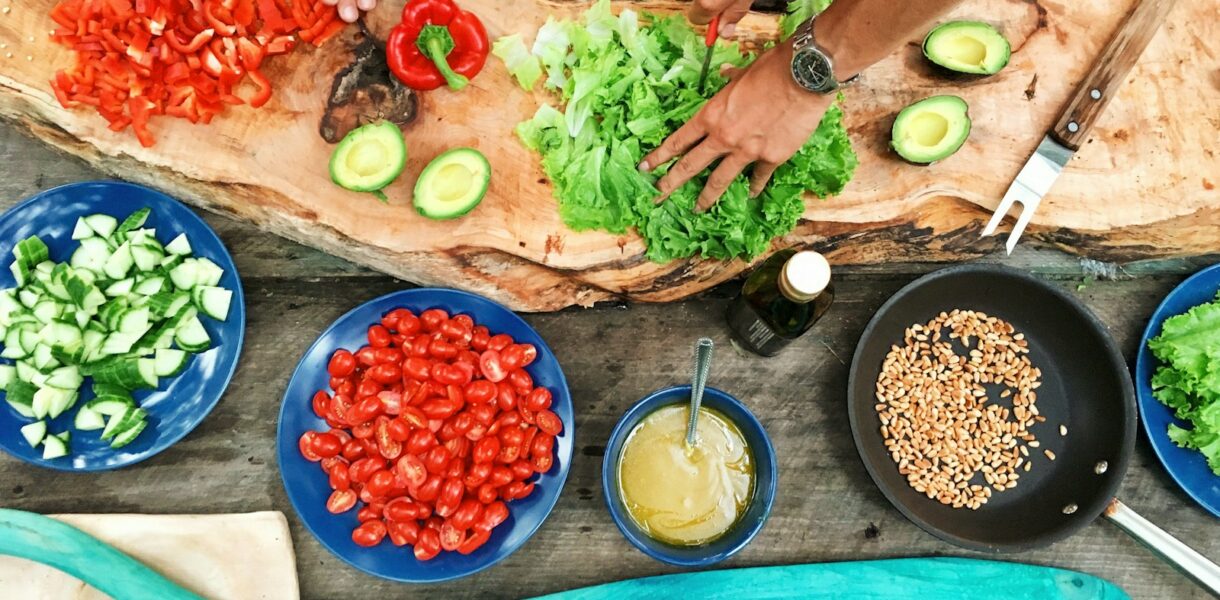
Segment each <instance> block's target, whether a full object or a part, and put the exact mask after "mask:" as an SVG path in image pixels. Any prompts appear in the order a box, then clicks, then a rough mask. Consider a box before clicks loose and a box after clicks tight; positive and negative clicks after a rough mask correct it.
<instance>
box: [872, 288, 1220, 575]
mask: <svg viewBox="0 0 1220 600" xmlns="http://www.w3.org/2000/svg"><path fill="white" fill-rule="evenodd" d="M955 308H960V309H971V310H978V311H982V312H985V313H987V314H989V315H991V316H994V317H998V318H1001V319H1004V320H1007V321H1008V322H1010V323H1012V324H1013V325H1014V326H1015V327H1016V328H1017V330H1018V331H1020V332H1023V333H1025V336H1026V339H1027V340H1028V341H1029V345H1030V354H1029V357H1030V360H1031V361H1033V363H1034V366H1036V367H1038V368H1039V369H1041V370H1042V382H1043V383H1042V387H1041V388H1040V389H1039V390H1038V409H1039V411H1040V412H1041V414H1042V415H1044V416H1045V417H1046V422H1045V423H1041V424H1037V425H1035V426H1034V427H1033V428H1032V431H1033V432H1034V434H1035V435H1036V436H1037V438H1038V440H1039V442H1040V443H1041V448H1038V449H1037V450H1035V449H1032V448H1031V449H1030V450H1031V456H1032V457H1033V462H1034V466H1033V469H1032V471H1031V472H1029V473H1026V472H1024V471H1021V479H1020V483H1019V484H1018V485H1017V486H1016V487H1015V488H1012V489H1009V490H1006V491H1004V492H998V493H996V494H994V495H993V496H992V498H991V500H990V501H989V502H988V503H987V504H985V505H983V507H982V508H980V509H979V510H969V509H954V508H951V507H948V506H945V505H943V504H941V503H939V502H937V501H935V500H932V499H929V498H927V497H926V496H924V495H923V494H921V493H919V492H916V491H915V490H914V489H912V488H911V487H910V486H909V485H908V484H907V481H906V478H905V477H904V476H902V475H900V474H899V473H898V467H897V465H895V464H894V461H893V460H892V459H891V458H890V455H889V453H888V452H887V451H886V449H885V445H884V442H883V440H882V437H881V432H880V428H881V421H880V419H879V418H878V416H877V412H876V410H875V409H874V405H875V404H876V403H877V401H876V397H875V385H876V382H877V377H878V375H880V372H881V365H882V362H883V361H884V359H885V355H886V353H887V352H889V349H890V346H891V345H893V344H901V343H902V338H903V332H904V331H905V330H906V328H907V327H910V326H911V325H912V324H915V323H925V322H927V321H928V320H930V319H932V318H933V317H935V316H936V315H937V314H939V313H940V312H941V311H945V312H948V311H951V310H953V309H955ZM959 350H960V348H959ZM997 396H998V394H995V393H992V394H989V397H990V398H991V399H992V400H991V401H993V402H996V401H998V402H1004V400H1000V399H999V398H998V397H997ZM1009 406H1011V405H1009ZM1136 414H1137V412H1136V407H1135V393H1134V390H1133V388H1132V384H1131V376H1130V374H1129V372H1128V370H1127V366H1126V363H1125V362H1124V361H1123V357H1122V354H1121V353H1119V351H1118V348H1117V347H1116V346H1115V344H1114V341H1113V340H1112V339H1110V336H1109V334H1107V333H1106V328H1105V325H1103V324H1102V323H1101V322H1100V321H1099V320H1098V319H1097V317H1095V316H1094V315H1093V314H1092V313H1091V312H1089V310H1088V309H1086V308H1085V307H1084V306H1083V305H1082V304H1081V303H1080V302H1079V301H1077V300H1076V299H1075V298H1073V297H1072V296H1070V295H1068V294H1066V293H1064V292H1063V291H1061V290H1059V289H1057V288H1054V287H1052V286H1050V285H1048V284H1046V283H1043V282H1042V281H1039V280H1038V279H1035V278H1034V277H1032V276H1030V275H1028V274H1026V273H1024V272H1021V271H1017V270H1015V269H1011V268H1007V267H1001V266H995V265H981V264H976V265H962V266H956V267H950V268H947V269H943V270H940V271H937V272H935V273H932V274H930V275H926V276H924V277H922V278H920V279H918V280H916V281H915V282H913V283H911V284H910V285H907V286H906V287H904V288H902V289H901V290H900V291H899V292H898V293H896V294H894V296H893V297H892V298H890V300H889V301H887V302H886V303H885V305H883V306H882V307H881V309H880V310H878V311H877V314H876V315H874V316H873V319H872V321H870V322H869V324H868V327H867V328H865V330H864V335H863V336H862V337H861V339H860V343H859V345H858V346H857V347H856V355H855V358H854V359H853V360H852V366H851V375H850V378H849V380H848V415H849V418H850V421H851V428H852V437H853V438H854V439H855V442H856V448H857V450H859V452H860V458H861V460H863V461H864V466H865V468H866V469H868V472H869V475H871V476H872V478H873V481H874V482H876V484H877V487H879V488H881V492H882V493H883V494H885V497H886V498H888V499H889V501H890V502H891V503H893V505H894V506H895V507H896V508H897V509H898V510H899V511H901V512H902V514H904V515H906V517H907V518H908V519H910V520H911V521H914V522H915V524H916V525H919V526H920V527H921V528H923V529H924V530H926V531H928V532H929V533H931V534H933V535H935V536H937V537H940V538H942V539H944V540H946V541H948V542H951V543H954V544H957V545H959V546H963V547H965V548H971V549H974V550H982V551H988V552H1013V551H1021V550H1028V549H1032V548H1037V547H1041V546H1045V545H1048V544H1051V543H1053V542H1055V541H1057V540H1061V539H1063V538H1065V537H1067V536H1069V535H1071V534H1073V533H1075V532H1076V531H1079V530H1080V529H1081V528H1083V527H1084V526H1085V525H1088V524H1089V523H1090V522H1092V521H1093V519H1095V518H1097V516H1098V515H1100V514H1103V512H1104V513H1106V514H1107V515H1108V516H1110V517H1111V518H1112V519H1114V520H1115V521H1116V523H1118V525H1119V526H1120V527H1122V528H1123V529H1125V530H1127V531H1128V532H1129V533H1132V535H1134V536H1135V537H1137V538H1139V539H1140V540H1141V541H1143V542H1145V543H1146V544H1150V545H1153V546H1156V547H1154V550H1157V551H1158V553H1159V554H1161V555H1162V556H1165V557H1166V558H1167V559H1168V560H1170V562H1173V563H1176V564H1177V566H1180V567H1182V568H1185V569H1188V570H1190V571H1192V572H1195V575H1193V576H1194V577H1195V578H1196V579H1198V578H1204V577H1206V576H1207V575H1208V574H1207V573H1202V574H1201V575H1200V574H1199V573H1198V572H1199V571H1206V570H1207V569H1208V565H1210V568H1211V569H1215V571H1213V572H1212V573H1211V577H1213V578H1214V579H1212V580H1211V582H1210V585H1212V586H1216V587H1212V590H1213V593H1216V592H1217V591H1220V568H1217V567H1216V565H1214V564H1211V563H1210V562H1209V561H1207V559H1205V558H1203V557H1202V556H1201V555H1199V554H1198V553H1197V552H1194V551H1193V550H1190V549H1189V548H1188V547H1186V546H1185V545H1183V544H1181V543H1180V542H1177V541H1176V540H1173V538H1170V537H1169V536H1168V535H1167V534H1165V533H1164V532H1163V531H1161V530H1159V529H1156V528H1155V526H1152V525H1151V524H1150V523H1148V522H1147V521H1145V520H1143V519H1142V518H1140V517H1139V516H1138V515H1136V514H1134V513H1133V512H1132V511H1131V510H1130V509H1129V508H1126V507H1125V506H1124V505H1122V504H1120V503H1118V502H1117V500H1114V493H1115V492H1116V491H1117V490H1118V486H1119V483H1120V482H1121V481H1122V477H1123V474H1124V473H1125V472H1126V470H1127V464H1128V463H1129V462H1130V459H1131V453H1132V451H1133V450H1134V447H1135V429H1136V427H1135V426H1136ZM1060 424H1063V425H1066V426H1067V431H1068V435H1067V436H1066V437H1063V436H1060V434H1059V425H1060ZM1045 449H1049V450H1051V451H1052V452H1054V453H1055V455H1056V459H1055V460H1054V461H1050V460H1049V459H1047V458H1046V457H1045V456H1044V455H1042V453H1041V451H1042V450H1045ZM1147 527H1150V528H1151V529H1155V532H1154V531H1151V530H1146V528H1147ZM1152 536H1164V537H1165V538H1168V539H1169V540H1172V542H1176V543H1177V545H1178V546H1180V548H1178V547H1173V548H1170V547H1161V546H1165V545H1166V544H1168V545H1169V546H1172V544H1171V543H1169V542H1165V541H1164V540H1150V539H1149V537H1152ZM1191 554H1193V556H1191ZM1166 555H1168V556H1166ZM1179 555H1180V556H1179ZM1198 561H1202V563H1201V564H1189V565H1184V564H1183V563H1184V562H1191V563H1197V562H1198Z"/></svg>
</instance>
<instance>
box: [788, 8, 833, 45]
mask: <svg viewBox="0 0 1220 600" xmlns="http://www.w3.org/2000/svg"><path fill="white" fill-rule="evenodd" d="M830 2H831V0H788V12H787V13H786V14H784V16H782V17H780V19H779V27H780V29H781V30H782V31H783V34H784V39H787V38H789V37H791V36H792V33H793V32H795V31H796V28H797V27H800V26H801V23H804V22H805V21H808V20H809V19H812V18H813V16H814V15H816V14H818V13H820V12H822V11H824V10H826V7H827V6H830Z"/></svg>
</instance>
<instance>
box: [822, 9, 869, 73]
mask: <svg viewBox="0 0 1220 600" xmlns="http://www.w3.org/2000/svg"><path fill="white" fill-rule="evenodd" d="M836 16H837V15H836V14H834V13H829V12H827V13H823V14H822V15H820V16H818V17H817V18H815V19H814V20H813V38H814V39H815V40H817V44H818V46H819V47H820V48H822V50H823V51H824V52H825V53H826V55H827V56H829V57H830V61H831V64H833V65H834V69H835V77H837V78H838V79H839V81H840V82H842V81H847V80H848V79H851V78H852V77H855V76H856V75H859V74H860V71H863V70H864V69H865V67H867V66H868V65H869V64H871V63H869V62H866V61H865V59H864V58H863V54H864V53H863V52H861V51H860V48H857V47H855V44H854V43H853V39H852V37H851V36H849V35H847V31H848V28H847V27H839V26H837V23H836V22H835V18H836Z"/></svg>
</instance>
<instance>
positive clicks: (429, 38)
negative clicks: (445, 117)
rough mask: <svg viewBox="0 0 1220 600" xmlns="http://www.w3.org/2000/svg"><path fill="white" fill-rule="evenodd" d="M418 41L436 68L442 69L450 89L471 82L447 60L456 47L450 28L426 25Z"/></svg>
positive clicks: (455, 88)
mask: <svg viewBox="0 0 1220 600" xmlns="http://www.w3.org/2000/svg"><path fill="white" fill-rule="evenodd" d="M416 43H417V44H418V45H419V50H420V52H422V53H423V55H424V56H427V57H428V58H429V59H430V60H431V61H432V63H433V64H435V65H436V70H437V71H440V74H441V77H444V78H445V82H446V83H448V84H449V88H450V89H452V90H460V89H462V88H464V87H466V84H468V83H470V80H469V79H467V78H466V76H465V75H462V74H461V73H457V72H454V70H453V68H452V67H450V66H449V61H448V60H446V57H448V56H449V53H450V52H452V51H453V47H454V42H453V36H452V35H451V34H450V33H449V30H448V29H446V28H444V27H443V26H440V25H426V26H424V28H423V30H421V31H420V33H419V39H418V40H417V42H416Z"/></svg>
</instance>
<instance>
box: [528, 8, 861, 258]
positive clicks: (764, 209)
mask: <svg viewBox="0 0 1220 600" xmlns="http://www.w3.org/2000/svg"><path fill="white" fill-rule="evenodd" d="M705 50H706V49H705V47H704V45H703V42H702V39H701V38H700V36H699V35H697V34H696V33H695V31H694V30H693V29H692V28H691V27H690V26H689V25H688V24H687V23H686V21H685V19H683V18H682V17H681V16H677V15H675V16H670V17H658V16H654V15H650V14H643V15H640V14H638V13H636V12H635V11H632V10H630V9H626V10H623V11H622V12H621V13H620V14H619V15H617V16H616V15H614V14H613V13H612V11H611V10H610V3H609V1H608V0H599V1H598V2H597V3H595V4H594V5H593V6H592V8H590V9H589V11H588V12H587V13H586V14H585V15H584V18H583V19H582V21H580V22H576V21H562V20H550V21H547V23H546V24H545V25H543V27H542V28H541V29H540V30H539V32H538V35H537V37H536V39H535V43H534V46H533V48H532V54H533V55H534V56H535V57H537V59H538V60H539V62H540V63H541V65H542V68H543V70H544V71H545V72H546V76H547V77H546V81H545V83H544V87H545V89H548V90H550V91H552V92H554V93H556V94H557V95H558V96H559V98H560V100H561V101H562V105H561V106H551V105H544V106H542V107H541V108H539V109H538V112H537V114H536V115H535V116H534V117H533V118H532V119H530V120H528V121H525V122H524V123H521V124H520V125H519V126H518V127H517V134H518V136H519V137H520V138H521V140H522V142H523V143H524V144H525V145H526V146H527V147H529V148H530V149H532V150H535V151H537V152H539V153H540V154H541V155H542V166H543V168H544V169H545V171H546V173H547V174H548V175H549V176H550V178H551V180H552V181H553V182H554V186H555V188H554V189H555V196H556V198H557V199H558V200H559V212H560V215H561V217H562V218H563V220H564V223H566V224H567V225H568V226H569V227H571V228H572V229H574V230H578V231H579V230H588V229H601V230H605V231H609V232H613V233H624V232H626V231H628V230H629V229H632V228H634V229H635V230H637V231H638V232H639V234H640V235H641V236H643V237H644V239H645V241H646V242H647V245H648V257H649V258H650V259H651V260H653V261H656V262H667V261H670V260H673V259H677V258H686V257H689V256H693V255H696V254H699V255H702V256H705V257H709V258H717V259H731V258H736V257H749V258H752V257H754V256H757V255H759V254H761V253H763V252H765V251H766V250H767V249H768V248H769V247H770V244H771V240H772V239H773V238H775V237H776V236H779V235H783V234H786V233H788V232H790V231H791V230H792V229H793V228H794V227H795V226H796V224H797V221H798V220H799V219H800V217H801V215H802V214H803V213H804V209H805V205H804V200H803V196H804V193H805V192H806V191H809V192H812V193H814V194H817V195H818V196H822V197H825V196H829V195H832V194H837V193H839V192H840V191H842V189H843V186H844V185H846V184H847V181H848V180H849V179H851V176H852V173H853V172H854V171H855V168H856V163H857V160H856V155H855V153H854V152H853V151H852V148H851V143H850V141H849V140H848V137H847V131H846V130H845V128H844V127H843V123H842V118H843V113H842V111H841V110H840V109H839V107H837V106H835V107H832V108H831V109H830V110H829V111H828V112H827V113H826V116H825V117H824V118H823V120H822V123H821V125H820V126H819V127H818V129H817V131H816V132H815V133H814V134H813V135H812V136H811V137H810V138H809V140H808V142H806V144H805V146H804V147H803V148H801V150H800V151H799V152H798V153H797V154H796V156H794V157H793V158H792V159H791V160H789V161H788V162H787V163H785V164H783V165H782V166H781V167H780V168H779V169H778V170H777V171H776V173H775V176H774V178H773V179H772V181H771V183H770V185H768V187H767V188H766V190H765V191H764V192H763V193H762V194H761V195H760V196H759V197H757V198H750V197H749V192H748V183H747V181H746V178H745V177H744V176H740V177H738V178H737V179H736V180H735V181H734V182H733V183H732V185H730V186H729V189H728V191H727V192H726V194H725V195H724V197H723V198H722V199H721V200H720V202H718V203H717V204H716V205H715V206H714V207H713V208H712V209H711V210H709V211H707V212H705V213H702V214H694V213H693V211H692V209H693V208H694V205H695V201H696V199H697V197H698V195H699V191H700V190H701V189H702V188H703V185H704V183H705V182H706V181H707V175H708V173H707V172H704V173H703V174H701V175H700V176H698V177H696V178H695V179H694V180H693V181H691V182H690V183H688V184H686V185H684V186H683V187H682V188H680V189H678V190H677V191H675V192H674V193H673V194H672V195H671V196H670V197H669V199H668V200H667V201H666V202H664V203H662V204H660V205H655V204H654V199H655V198H656V196H657V195H658V192H657V190H656V188H655V187H654V184H655V181H656V178H657V177H658V176H660V175H662V174H663V173H664V172H665V170H666V169H668V168H669V166H668V165H667V166H663V167H662V168H661V169H659V170H658V171H657V172H655V173H651V174H645V173H640V172H639V171H638V170H637V165H638V164H639V162H640V161H641V160H642V159H643V157H644V156H645V155H646V154H647V153H648V152H649V151H651V150H652V149H654V148H656V147H657V146H658V145H660V144H661V142H662V141H664V140H665V138H666V137H668V136H669V134H671V133H672V132H674V131H675V130H677V129H678V128H679V127H680V126H681V125H682V124H683V123H685V122H686V121H688V120H689V119H690V118H691V117H692V116H694V114H695V113H696V112H697V111H698V110H699V108H700V107H702V106H703V104H704V103H705V102H706V101H707V99H708V98H710V97H711V95H712V94H714V93H715V91H717V90H719V89H721V88H722V87H724V85H725V84H726V83H727V81H726V80H725V79H724V78H723V77H721V76H720V74H719V72H718V71H716V70H713V72H712V73H711V74H710V76H709V80H708V86H707V88H708V89H707V92H706V93H701V92H700V90H699V89H698V79H699V72H700V69H701V67H702V63H703V56H704V52H705ZM714 52H715V55H714V57H713V63H714V64H731V65H734V66H738V67H741V66H745V65H747V64H749V63H750V62H751V61H753V60H754V56H753V55H747V54H743V53H742V51H741V49H740V48H739V47H738V45H737V44H736V43H723V42H722V43H720V44H719V45H717V46H716V48H715V50H714Z"/></svg>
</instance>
